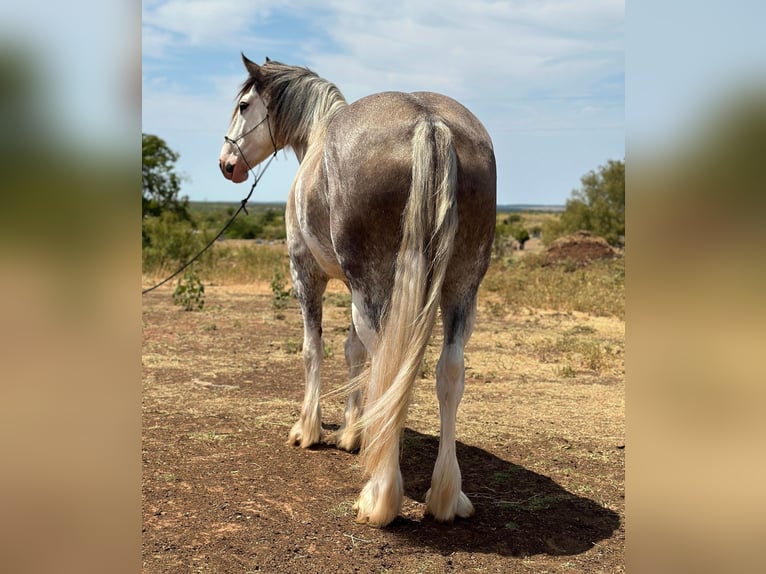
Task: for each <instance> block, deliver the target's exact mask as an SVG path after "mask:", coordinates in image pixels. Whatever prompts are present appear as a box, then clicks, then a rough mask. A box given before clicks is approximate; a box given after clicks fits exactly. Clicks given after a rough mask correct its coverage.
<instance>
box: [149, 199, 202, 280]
mask: <svg viewBox="0 0 766 574" xmlns="http://www.w3.org/2000/svg"><path fill="white" fill-rule="evenodd" d="M143 232H144V233H143V235H144V247H143V250H142V252H141V259H142V267H143V270H144V271H148V270H155V271H156V270H164V269H166V268H167V267H169V266H178V265H181V264H183V263H185V262H186V261H188V260H189V259H191V258H192V257H193V256H194V255H196V254H197V253H198V252H199V251H200V250H201V249H202V248H203V247H204V246H205V237H204V236H203V234H201V233H199V232H198V230H196V229H195V228H194V225H193V224H192V223H191V222H190V221H187V220H185V219H181V218H179V216H178V215H177V214H175V213H173V212H172V211H163V212H162V213H161V214H160V215H159V216H157V217H153V216H147V217H145V218H144V221H143Z"/></svg>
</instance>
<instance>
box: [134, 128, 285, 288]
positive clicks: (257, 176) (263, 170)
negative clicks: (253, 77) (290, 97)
mask: <svg viewBox="0 0 766 574" xmlns="http://www.w3.org/2000/svg"><path fill="white" fill-rule="evenodd" d="M268 119H269V114H266V117H265V118H263V120H261V121H260V122H259V123H258V125H256V126H255V128H257V127H258V126H259V125H261V124H262V123H263V122H264V121H265V122H266V125H267V126H268V128H269V137H270V138H271V145H272V146H274V153H273V154H272V155H271V157H270V158H269V161H267V162H266V163H265V164H264V165H263V166H262V167H261V168H260V169H259V170H258V174H256V173H255V171H253V168H252V167H251V166H250V164H249V163H248V161H247V159H246V158H245V154H243V153H242V149H241V148H240V147H239V144H238V143H237V142H238V141H239V140H241V139H242V138H243V137H244V136H246V135H247V134H248V133H250V132H251V131H253V129H255V128H253V129H251V130H249V131H247V132H245V133H244V134H242V135H241V136H239V137H238V138H237V139H235V140H233V139H230V138H229V137H227V136H224V138H223V139H224V141H227V142H229V143H230V144H233V145H235V146H236V147H237V151H239V156H240V157H241V158H242V160H243V161H244V162H245V165H246V166H247V169H248V170H249V171H251V172H253V177H254V181H253V185H252V186H251V187H250V193H248V194H247V197H246V198H245V199H243V200H242V202H241V203H240V204H239V209H237V211H236V212H235V213H234V215H232V216H231V218H230V219H229V221H227V222H226V225H224V226H223V229H221V231H219V232H218V235H216V236H215V237H214V238H213V239H211V240H210V242H208V244H207V245H205V247H203V248H202V251H200V252H199V253H197V254H196V255H195V256H194V257H192V258H191V259H189V260H188V261H187V262H186V263H184V264H183V265H181V267H180V268H179V269H178V270H177V271H176V272H175V273H173V274H172V275H171V276H170V277H167V278H166V279H163V280H162V281H160V282H159V283H157V284H156V285H154V286H152V287H149V288H148V289H144V290H143V291H141V295H146V294H147V293H149V292H150V291H154V290H155V289H156V288H157V287H160V286H162V285H164V284H165V283H167V282H168V281H170V280H171V279H173V278H174V277H176V276H177V275H178V274H179V273H181V271H183V270H184V269H186V268H187V267H189V265H191V264H192V263H194V262H195V261H196V260H197V259H199V258H200V257H201V256H202V254H203V253H205V251H207V250H208V249H210V247H211V246H212V245H213V243H215V242H216V241H218V239H219V238H220V237H221V236H222V235H223V234H224V233H225V232H226V230H227V229H228V228H229V226H230V225H231V224H232V223H234V220H235V219H236V218H237V216H238V215H239V214H240V212H242V211H244V212H245V215H249V214H248V212H247V207H246V206H247V202H248V200H249V199H250V196H252V195H253V191H254V190H255V186H256V185H258V182H259V181H261V178H262V177H263V174H264V173H266V169H267V168H268V167H269V165H270V164H271V162H272V160H273V159H274V158H275V157H277V144H276V143H275V142H274V136H273V135H272V133H271V125H270V122H269V121H268Z"/></svg>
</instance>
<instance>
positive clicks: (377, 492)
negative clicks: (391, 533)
mask: <svg viewBox="0 0 766 574" xmlns="http://www.w3.org/2000/svg"><path fill="white" fill-rule="evenodd" d="M403 498H404V488H403V485H402V478H401V474H399V475H398V476H397V477H396V478H394V479H389V480H386V479H375V478H371V479H370V481H369V482H368V483H367V484H366V485H365V486H364V488H363V489H362V492H361V493H360V494H359V498H358V499H357V500H356V503H355V504H354V510H356V512H357V514H356V521H357V522H359V523H360V524H367V525H368V526H373V527H375V528H383V527H384V526H387V525H388V524H391V522H392V521H393V520H394V519H395V518H396V517H397V516H399V511H400V510H401V508H402V499H403Z"/></svg>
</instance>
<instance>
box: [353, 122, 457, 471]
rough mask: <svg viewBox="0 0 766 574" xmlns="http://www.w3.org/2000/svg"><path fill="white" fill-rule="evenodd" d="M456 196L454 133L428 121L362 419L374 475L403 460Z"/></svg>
mask: <svg viewBox="0 0 766 574" xmlns="http://www.w3.org/2000/svg"><path fill="white" fill-rule="evenodd" d="M456 190H457V157H456V155H455V149H454V146H453V143H452V133H451V131H450V129H449V127H447V125H446V124H445V123H444V122H443V121H441V120H440V119H438V118H434V117H426V118H423V119H421V120H420V121H418V123H417V125H416V127H415V132H414V135H413V138H412V184H411V187H410V194H409V199H408V200H407V205H406V207H405V210H404V214H403V218H402V229H403V234H402V243H401V246H400V248H399V253H398V256H397V260H396V271H395V279H394V287H393V292H392V294H391V300H390V303H389V306H388V307H387V309H386V311H385V315H384V320H383V325H382V328H381V331H380V334H379V337H378V344H377V347H376V349H375V354H374V357H375V358H374V361H373V364H372V367H371V370H370V378H369V382H368V387H367V400H366V403H365V413H364V415H363V418H362V421H361V423H362V425H363V426H364V432H363V439H362V450H361V452H362V457H363V461H364V465H365V469H366V471H367V472H368V473H370V472H372V471H373V469H375V468H378V467H379V465H380V464H382V463H384V458H385V457H393V456H396V457H397V458H398V453H399V449H398V441H399V433H400V431H401V429H402V428H403V426H404V422H405V419H406V417H407V408H408V406H409V400H410V395H411V391H412V387H413V384H414V382H415V380H416V379H417V377H418V375H419V373H420V366H421V363H422V361H423V355H424V354H425V350H426V345H427V344H428V340H429V338H430V336H431V332H432V330H433V326H434V323H435V321H436V313H437V309H438V307H439V300H440V297H441V290H442V285H443V283H444V276H445V274H446V271H447V264H448V262H449V259H450V256H451V255H452V247H453V243H454V239H455V233H456V230H457V225H458V218H457V198H456ZM389 441H394V442H395V444H396V448H391V446H392V445H391V443H390V442H389ZM389 462H392V461H385V463H386V464H387V463H389Z"/></svg>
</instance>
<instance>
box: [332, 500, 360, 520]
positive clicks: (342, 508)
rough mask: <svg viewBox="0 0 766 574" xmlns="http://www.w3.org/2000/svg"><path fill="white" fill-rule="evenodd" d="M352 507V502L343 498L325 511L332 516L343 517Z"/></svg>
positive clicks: (348, 513) (349, 512)
mask: <svg viewBox="0 0 766 574" xmlns="http://www.w3.org/2000/svg"><path fill="white" fill-rule="evenodd" d="M353 509H354V502H353V501H351V500H343V501H341V502H339V503H338V504H336V505H335V506H333V507H332V508H330V509H329V510H328V511H327V513H328V514H329V515H331V516H333V517H334V518H343V517H345V516H349V515H350V514H351V511H352V510H353Z"/></svg>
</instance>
